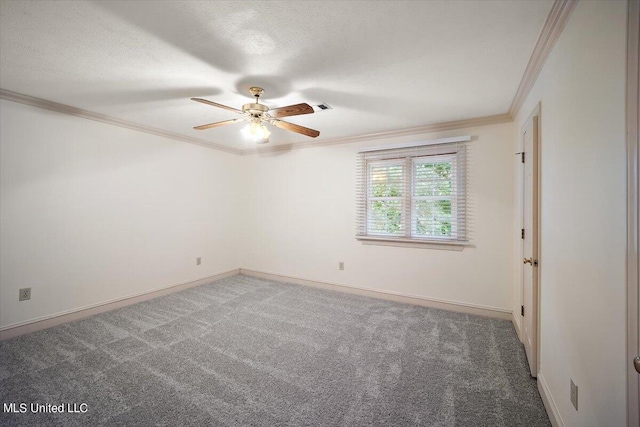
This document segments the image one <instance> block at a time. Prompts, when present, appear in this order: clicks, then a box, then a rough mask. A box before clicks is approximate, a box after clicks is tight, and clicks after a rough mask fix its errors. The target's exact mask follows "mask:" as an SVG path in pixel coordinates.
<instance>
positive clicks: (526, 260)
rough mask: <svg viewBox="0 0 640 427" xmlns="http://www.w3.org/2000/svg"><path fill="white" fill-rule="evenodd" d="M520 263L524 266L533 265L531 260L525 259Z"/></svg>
mask: <svg viewBox="0 0 640 427" xmlns="http://www.w3.org/2000/svg"><path fill="white" fill-rule="evenodd" d="M522 262H523V263H524V264H531V265H533V258H525V259H523V260H522Z"/></svg>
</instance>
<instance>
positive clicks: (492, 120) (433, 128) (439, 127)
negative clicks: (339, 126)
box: [241, 113, 513, 156]
mask: <svg viewBox="0 0 640 427" xmlns="http://www.w3.org/2000/svg"><path fill="white" fill-rule="evenodd" d="M512 121H513V119H512V118H511V116H510V115H509V114H506V113H505V114H496V115H494V116H486V117H477V118H475V119H466V120H456V121H453V122H444V123H435V124H432V125H426V126H420V127H413V128H407V129H400V130H392V131H386V132H377V133H369V134H364V135H356V136H348V137H345V138H334V139H327V140H324V141H323V140H321V141H307V142H295V143H291V144H281V145H272V146H270V147H260V148H251V149H248V150H242V151H241V154H242V155H243V156H245V155H249V154H260V153H272V152H277V151H289V150H294V149H300V148H312V147H321V146H324V145H336V144H348V143H352V142H361V141H374V140H377V139H385V138H395V137H401V136H407V135H418V134H423V133H432V132H442V131H447V130H454V129H465V128H470V127H476V126H486V125H494V124H499V123H509V122H512Z"/></svg>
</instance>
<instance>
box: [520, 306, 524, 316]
mask: <svg viewBox="0 0 640 427" xmlns="http://www.w3.org/2000/svg"><path fill="white" fill-rule="evenodd" d="M520 316H524V305H521V306H520Z"/></svg>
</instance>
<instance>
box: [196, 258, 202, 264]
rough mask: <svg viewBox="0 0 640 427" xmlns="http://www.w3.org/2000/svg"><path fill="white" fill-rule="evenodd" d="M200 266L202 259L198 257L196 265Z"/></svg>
mask: <svg viewBox="0 0 640 427" xmlns="http://www.w3.org/2000/svg"><path fill="white" fill-rule="evenodd" d="M200 264H202V258H201V257H198V258H196V265H200Z"/></svg>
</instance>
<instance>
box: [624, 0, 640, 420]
mask: <svg viewBox="0 0 640 427" xmlns="http://www.w3.org/2000/svg"><path fill="white" fill-rule="evenodd" d="M627 12H628V13H627V19H628V23H627V105H626V113H627V114H626V128H627V357H626V358H625V362H626V366H627V411H628V413H627V425H628V426H637V425H640V403H639V402H638V401H639V400H640V375H639V374H638V373H637V372H636V370H635V368H634V367H633V363H632V360H633V358H634V357H635V356H638V353H639V352H640V330H639V329H640V325H639V324H638V323H639V320H640V311H639V310H640V307H639V306H640V301H639V299H640V289H639V286H638V275H639V270H638V268H639V266H640V259H639V258H638V257H639V256H640V252H639V250H638V240H639V238H640V234H639V232H640V222H639V221H640V217H639V216H638V210H639V207H638V203H639V202H640V198H639V194H638V191H639V181H638V179H639V177H640V176H639V173H638V167H639V165H640V158H639V155H640V152H639V149H640V143H639V141H638V130H639V129H638V127H639V123H638V122H639V121H640V118H639V116H638V114H639V108H638V99H639V98H640V96H639V90H640V72H639V71H638V70H639V68H640V64H639V55H638V48H639V45H640V41H639V38H640V2H639V1H638V0H629V2H628V11H627Z"/></svg>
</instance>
